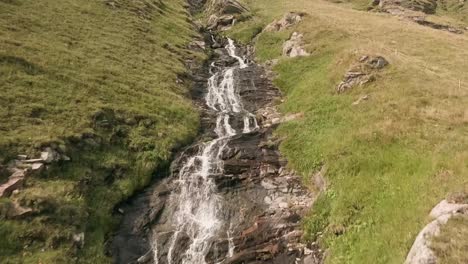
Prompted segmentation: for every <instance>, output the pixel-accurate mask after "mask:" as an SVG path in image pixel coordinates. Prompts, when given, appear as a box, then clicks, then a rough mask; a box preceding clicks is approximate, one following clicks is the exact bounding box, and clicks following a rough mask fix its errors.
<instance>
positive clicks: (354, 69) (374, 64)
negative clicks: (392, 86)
mask: <svg viewBox="0 0 468 264" xmlns="http://www.w3.org/2000/svg"><path fill="white" fill-rule="evenodd" d="M388 64H389V63H388V61H387V60H386V59H385V58H384V57H382V56H367V55H366V56H362V57H361V58H360V59H359V61H358V62H357V63H355V64H354V65H352V66H351V67H350V69H349V70H348V71H347V72H346V73H345V75H344V78H343V81H341V82H340V84H338V86H337V87H336V91H337V92H338V93H343V92H345V91H347V90H349V89H351V88H353V87H355V86H358V85H364V84H366V83H369V82H372V81H374V80H375V79H376V72H377V71H379V70H381V69H383V68H384V67H386V66H387V65H388ZM361 101H362V100H361ZM356 104H358V103H356Z"/></svg>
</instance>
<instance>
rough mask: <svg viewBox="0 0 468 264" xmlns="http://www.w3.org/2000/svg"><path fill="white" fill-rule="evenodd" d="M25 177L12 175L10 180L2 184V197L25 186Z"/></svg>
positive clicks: (0, 187)
mask: <svg viewBox="0 0 468 264" xmlns="http://www.w3.org/2000/svg"><path fill="white" fill-rule="evenodd" d="M23 183H24V177H10V178H9V179H8V181H7V182H6V183H4V184H2V185H0V198H4V197H8V196H10V194H11V193H12V192H13V191H14V190H17V189H19V188H21V187H23Z"/></svg>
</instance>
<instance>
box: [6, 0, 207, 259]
mask: <svg viewBox="0 0 468 264" xmlns="http://www.w3.org/2000/svg"><path fill="white" fill-rule="evenodd" d="M105 2H113V3H114V6H115V7H112V6H109V5H106V4H105ZM184 5H185V1H183V0H170V1H168V0H167V1H155V0H137V1H130V0H115V1H97V0H91V1H87V0H80V1H75V0H61V1H56V0H40V1H36V0H25V1H20V0H0V10H1V11H0V83H1V84H2V85H0V161H1V162H2V163H3V162H6V161H8V160H9V159H11V157H14V155H16V154H19V153H29V154H33V153H35V152H36V154H37V150H38V149H39V148H40V147H41V146H43V145H47V144H50V143H51V142H53V143H54V144H56V145H59V146H60V147H61V148H66V152H67V153H68V155H70V156H71V157H72V162H70V163H65V164H61V166H55V167H53V168H51V169H50V170H48V171H47V173H45V174H44V175H42V176H40V177H39V176H37V177H33V178H31V179H30V180H29V181H28V186H27V188H26V189H25V190H24V191H22V192H21V193H20V194H19V195H17V196H14V197H13V198H12V199H15V200H18V201H20V202H21V203H22V204H23V205H28V206H30V207H32V208H34V209H36V210H37V212H38V214H37V215H36V216H34V217H32V218H31V219H27V220H21V221H19V220H5V219H2V216H1V215H2V214H1V211H2V210H1V209H2V208H6V207H7V206H9V204H10V200H9V199H3V200H2V201H0V236H1V237H2V239H1V240H0V260H1V261H0V262H2V263H38V262H39V263H40V262H42V263H66V262H70V258H71V257H72V256H74V253H76V252H75V249H74V247H72V245H71V244H72V242H71V237H72V235H73V234H77V233H80V232H82V231H85V237H86V243H85V247H84V248H83V250H81V251H80V252H78V254H77V255H78V256H81V257H80V260H79V261H80V262H83V263H91V262H90V260H91V259H92V263H107V262H109V259H108V258H106V257H104V255H103V253H104V241H105V239H106V236H107V235H108V234H109V232H110V231H111V230H112V228H113V226H114V225H115V224H116V220H115V219H113V218H112V217H111V211H112V208H113V206H114V205H115V204H116V203H118V202H119V201H121V200H122V199H124V198H126V197H128V196H129V195H131V194H132V193H133V192H134V191H135V190H136V189H138V188H141V187H142V186H144V185H145V184H147V183H148V181H149V180H150V177H151V175H152V173H153V171H154V170H155V168H157V167H160V166H164V165H165V164H166V163H167V162H168V161H169V159H170V155H171V152H172V150H173V149H174V148H176V147H178V146H180V145H181V144H185V143H186V142H188V141H189V140H190V138H191V137H193V136H194V135H195V134H196V131H197V127H198V116H197V113H196V111H193V106H192V105H191V102H190V100H189V98H188V90H187V87H188V86H189V85H188V84H187V83H185V84H177V83H176V79H177V74H182V73H184V71H185V69H184V65H183V60H184V58H187V57H194V56H195V57H197V58H199V59H201V57H200V55H199V54H194V53H192V52H191V51H188V50H186V49H185V46H186V45H187V43H188V42H189V41H190V40H191V38H192V37H193V35H194V34H196V33H195V32H194V30H193V27H192V26H191V25H190V23H189V22H187V21H188V20H187V17H188V14H187V11H186V10H185V8H184ZM83 134H88V135H93V137H94V138H97V139H94V140H87V141H86V142H85V143H84V144H83V140H82V139H81V135H83ZM100 140H102V143H100V144H96V141H98V142H99V141H100ZM77 142H78V143H77Z"/></svg>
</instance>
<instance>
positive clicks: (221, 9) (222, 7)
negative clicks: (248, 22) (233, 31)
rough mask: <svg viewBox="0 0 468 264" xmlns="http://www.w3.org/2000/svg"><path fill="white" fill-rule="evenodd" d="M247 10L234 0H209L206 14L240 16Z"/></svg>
mask: <svg viewBox="0 0 468 264" xmlns="http://www.w3.org/2000/svg"><path fill="white" fill-rule="evenodd" d="M247 11H248V9H247V8H246V7H244V6H243V5H242V4H241V3H239V2H238V1H236V0H209V1H208V6H207V12H208V13H216V14H242V13H244V12H247Z"/></svg>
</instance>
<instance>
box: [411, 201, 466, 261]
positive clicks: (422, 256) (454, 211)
mask: <svg viewBox="0 0 468 264" xmlns="http://www.w3.org/2000/svg"><path fill="white" fill-rule="evenodd" d="M461 214H466V215H468V204H456V203H450V202H448V201H447V200H443V201H441V202H440V203H439V204H438V205H436V206H435V207H434V208H433V209H432V211H431V213H430V216H431V218H435V220H433V221H432V222H431V223H429V224H428V225H426V226H425V227H424V228H423V229H422V230H421V232H420V233H419V234H418V236H417V237H416V239H415V241H414V243H413V246H412V247H411V249H410V251H409V253H408V256H407V257H406V260H405V264H434V263H437V257H436V255H435V253H434V252H433V251H432V249H431V247H430V243H431V239H432V238H433V237H435V236H437V235H439V233H440V229H441V227H442V226H443V225H445V224H446V223H447V222H448V220H449V219H450V218H451V217H453V216H456V215H461Z"/></svg>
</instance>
